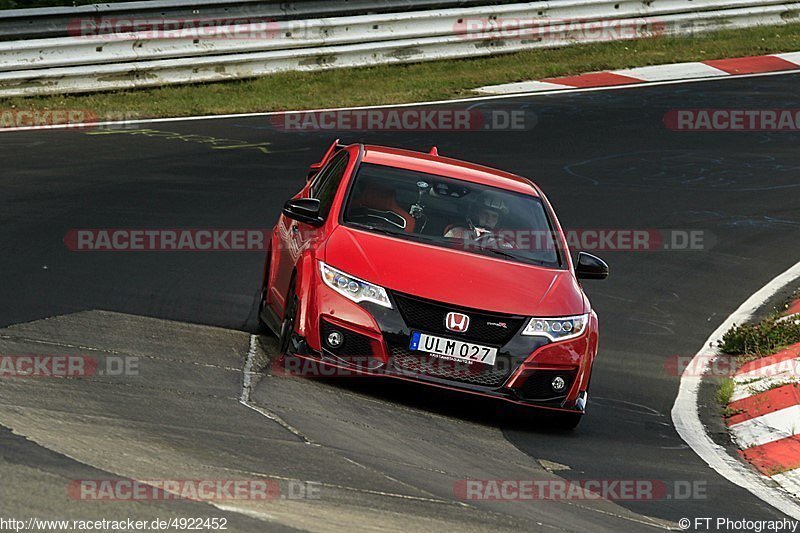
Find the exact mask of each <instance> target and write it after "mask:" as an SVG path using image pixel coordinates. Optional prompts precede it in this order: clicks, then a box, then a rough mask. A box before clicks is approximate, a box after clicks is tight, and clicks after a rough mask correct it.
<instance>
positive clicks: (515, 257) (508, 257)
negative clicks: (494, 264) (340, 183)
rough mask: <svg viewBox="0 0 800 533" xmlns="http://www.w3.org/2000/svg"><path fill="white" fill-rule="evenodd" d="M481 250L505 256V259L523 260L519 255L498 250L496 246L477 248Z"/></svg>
mask: <svg viewBox="0 0 800 533" xmlns="http://www.w3.org/2000/svg"><path fill="white" fill-rule="evenodd" d="M478 250H480V251H481V252H489V253H490V254H494V255H499V256H500V257H505V258H506V259H513V260H514V261H520V260H523V261H524V259H522V258H521V257H517V256H516V255H514V254H510V253H508V252H504V251H503V250H498V249H496V248H478Z"/></svg>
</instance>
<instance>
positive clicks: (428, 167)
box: [362, 145, 539, 197]
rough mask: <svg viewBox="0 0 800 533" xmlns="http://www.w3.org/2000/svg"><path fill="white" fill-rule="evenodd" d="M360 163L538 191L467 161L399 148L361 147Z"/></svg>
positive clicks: (515, 178)
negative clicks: (362, 148)
mask: <svg viewBox="0 0 800 533" xmlns="http://www.w3.org/2000/svg"><path fill="white" fill-rule="evenodd" d="M362 162H364V163H371V164H374V165H383V166H388V167H396V168H404V169H407V170H414V171H416V172H423V173H425V174H433V175H435V176H443V177H450V178H456V179H463V180H464V181H469V182H471V183H478V184H480V185H487V186H490V187H498V188H501V189H506V190H509V191H515V192H519V193H522V194H527V195H530V196H535V197H539V191H538V189H537V188H536V187H535V186H534V185H533V183H532V182H531V181H530V180H528V179H526V178H523V177H521V176H517V175H516V174H511V173H510V172H504V171H502V170H497V169H494V168H489V167H484V166H482V165H477V164H475V163H469V162H467V161H460V160H458V159H451V158H449V157H442V156H440V155H432V154H429V153H424V152H414V151H412V150H403V149H401V148H389V147H386V146H376V145H365V146H364V156H363V158H362Z"/></svg>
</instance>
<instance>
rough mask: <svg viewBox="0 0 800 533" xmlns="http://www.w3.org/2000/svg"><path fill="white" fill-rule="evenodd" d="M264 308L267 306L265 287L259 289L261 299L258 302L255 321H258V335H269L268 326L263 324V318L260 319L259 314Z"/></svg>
mask: <svg viewBox="0 0 800 533" xmlns="http://www.w3.org/2000/svg"><path fill="white" fill-rule="evenodd" d="M266 306H267V287H266V286H263V287H261V299H260V300H259V302H258V315H257V317H256V318H257V320H258V330H257V333H259V334H264V333H269V332H270V329H269V326H267V323H266V322H264V319H263V318H261V313H262V312H263V311H264V309H265V308H266Z"/></svg>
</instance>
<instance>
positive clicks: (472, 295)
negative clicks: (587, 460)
mask: <svg viewBox="0 0 800 533" xmlns="http://www.w3.org/2000/svg"><path fill="white" fill-rule="evenodd" d="M607 276H608V266H607V265H606V264H605V263H604V262H603V261H602V260H600V259H599V258H597V257H594V256H592V255H590V254H587V253H584V252H581V253H580V254H578V257H577V261H576V262H575V263H573V260H572V258H571V256H570V253H569V250H568V248H567V241H566V238H565V236H564V233H563V231H562V229H561V227H560V225H559V223H558V220H557V219H556V216H555V213H554V212H553V209H552V207H551V206H550V203H549V202H548V200H547V198H546V197H545V195H544V193H543V192H542V191H541V189H539V187H538V186H537V185H535V184H534V183H533V182H531V181H530V180H528V179H526V178H523V177H519V176H516V175H513V174H509V173H506V172H502V171H499V170H494V169H490V168H486V167H483V166H479V165H476V164H472V163H466V162H463V161H458V160H454V159H449V158H446V157H442V156H439V154H438V153H437V150H436V148H433V149H432V150H431V151H430V153H421V152H413V151H408V150H400V149H395V148H386V147H380V146H369V145H362V144H353V145H350V146H343V145H341V144H339V142H338V141H336V142H334V143H333V144H332V145H331V147H330V148H329V149H328V151H327V152H326V154H325V156H324V157H323V158H322V160H321V161H320V162H319V163H316V164H314V165H312V166H311V170H310V172H309V175H308V180H307V183H306V185H305V186H304V187H303V189H302V190H301V191H300V192H299V193H298V194H297V195H296V196H295V197H294V198H292V199H291V200H289V201H288V202H287V203H286V205H285V206H284V208H283V213H282V215H281V216H280V219H279V220H278V223H277V225H276V226H275V229H274V231H273V232H272V236H271V239H270V245H269V251H268V253H267V258H266V264H265V269H264V281H263V287H262V291H261V302H260V306H259V321H260V323H261V325H262V326H263V327H265V328H266V327H268V328H269V329H271V330H272V331H273V332H274V333H275V335H277V336H278V337H279V339H280V349H281V353H282V354H284V357H285V359H284V363H285V362H286V361H287V360H289V359H290V360H292V361H300V362H304V363H311V364H313V365H315V367H324V368H326V369H333V370H335V371H336V372H338V373H339V374H349V375H353V374H356V375H368V376H380V377H391V378H397V379H404V380H411V381H414V382H419V383H425V384H428V385H431V386H435V387H442V388H446V389H450V390H458V391H461V392H465V393H470V394H475V395H481V396H487V397H492V398H497V399H500V400H504V401H506V402H512V403H514V404H519V405H524V406H532V407H537V408H542V409H546V410H549V411H550V412H551V413H552V414H553V415H554V418H555V420H556V422H557V424H558V425H560V426H562V427H566V428H573V427H575V426H577V424H578V423H579V422H580V420H581V418H582V415H583V414H584V412H585V410H586V405H587V401H588V388H589V382H590V379H591V373H592V365H593V363H594V359H595V356H596V355H597V337H598V325H597V315H596V314H595V312H594V311H593V310H592V307H591V305H590V303H589V300H588V298H587V297H586V295H585V294H584V292H583V290H582V288H581V285H580V281H579V280H581V279H604V278H606V277H607ZM287 358H288V359H287Z"/></svg>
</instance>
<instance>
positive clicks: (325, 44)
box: [0, 0, 800, 96]
mask: <svg viewBox="0 0 800 533" xmlns="http://www.w3.org/2000/svg"><path fill="white" fill-rule="evenodd" d="M356 1H359V0H351V3H352V2H356ZM389 1H392V0H389ZM218 3H219V2H218ZM240 3H241V2H240ZM373 4H374V2H373ZM415 4H416V5H419V4H418V3H417V2H415ZM798 13H800V2H780V1H775V0H655V1H649V2H647V1H646V2H644V3H643V2H642V1H641V0H561V1H558V2H527V3H515V4H501V5H491V6H487V5H481V6H479V7H457V8H449V9H429V10H424V11H412V12H387V13H381V14H374V15H359V16H337V17H328V18H320V19H302V18H301V19H292V20H284V21H278V22H275V23H273V24H274V25H273V26H270V27H269V28H268V33H269V35H267V36H265V37H264V38H242V39H236V38H234V39H231V38H229V37H228V36H229V35H232V33H230V32H231V31H233V30H235V29H238V30H241V29H242V28H241V26H240V25H235V26H232V27H231V26H226V25H224V24H223V25H222V26H218V27H214V28H213V29H212V30H211V31H212V32H221V33H220V34H212V35H206V34H204V35H202V36H200V38H189V39H169V38H164V35H163V34H162V33H161V32H150V31H145V32H133V33H119V34H114V35H106V36H100V37H80V36H75V37H61V38H55V39H39V40H27V41H10V42H0V96H12V95H31V94H55V93H66V92H87V91H98V90H111V89H124V88H131V87H147V86H158V85H166V84H171V83H188V82H208V81H218V80H226V79H240V78H247V77H254V76H260V75H264V74H270V73H275V72H282V71H288V70H318V69H328V68H339V67H351V66H366V65H376V64H387V63H404V62H414V61H426V60H432V59H444V58H464V57H480V56H485V55H490V54H495V53H501V52H513V51H518V50H525V49H531V48H545V47H555V46H564V45H569V44H574V43H576V42H597V41H607V40H619V39H632V38H640V37H655V36H673V35H689V34H694V33H702V32H707V31H712V30H717V29H723V28H742V27H748V26H755V25H767V24H781V23H786V22H791V21H794V20H797V16H798ZM509 21H511V22H512V23H513V24H512V27H511V29H509V26H507V23H508V22H509ZM471 22H478V23H479V26H480V31H478V32H474V31H472V30H474V28H471V26H470V25H471ZM593 28H599V29H600V31H596V30H595V29H593ZM603 28H606V29H607V31H602V30H603ZM262 29H263V28H262ZM245 30H248V31H249V30H252V28H245ZM226 32H227V33H226ZM258 35H259V36H261V34H258Z"/></svg>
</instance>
